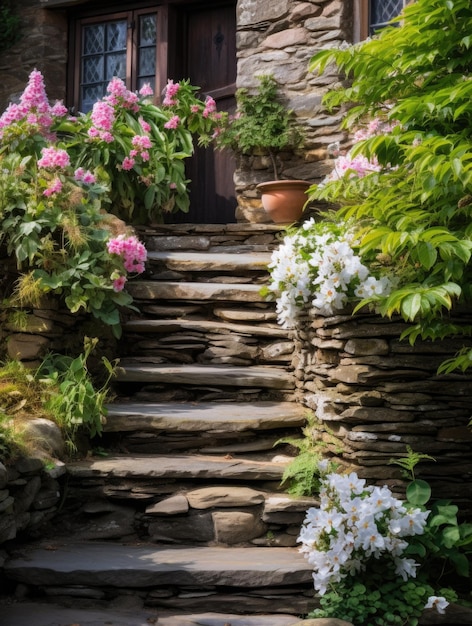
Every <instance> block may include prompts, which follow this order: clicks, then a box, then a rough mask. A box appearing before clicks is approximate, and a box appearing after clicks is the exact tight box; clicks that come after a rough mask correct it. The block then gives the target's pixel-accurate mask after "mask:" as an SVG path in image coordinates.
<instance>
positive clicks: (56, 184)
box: [43, 176, 62, 198]
mask: <svg viewBox="0 0 472 626" xmlns="http://www.w3.org/2000/svg"><path fill="white" fill-rule="evenodd" d="M61 190H62V182H61V181H60V179H59V178H57V176H56V178H54V180H53V181H52V183H51V184H50V185H49V187H48V188H47V189H45V190H44V191H43V196H46V197H47V198H48V197H49V196H52V195H53V194H55V193H59V192H60V191H61Z"/></svg>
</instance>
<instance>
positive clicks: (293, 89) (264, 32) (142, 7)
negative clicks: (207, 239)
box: [0, 0, 404, 223]
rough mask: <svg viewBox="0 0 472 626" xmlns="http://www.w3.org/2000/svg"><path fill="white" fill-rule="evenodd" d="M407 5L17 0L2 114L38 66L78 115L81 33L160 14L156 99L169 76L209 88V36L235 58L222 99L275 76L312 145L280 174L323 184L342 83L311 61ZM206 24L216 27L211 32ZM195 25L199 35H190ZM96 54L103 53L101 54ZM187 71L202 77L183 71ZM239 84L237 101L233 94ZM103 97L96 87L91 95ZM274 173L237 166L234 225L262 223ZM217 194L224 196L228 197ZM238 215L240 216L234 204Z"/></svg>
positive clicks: (2, 66) (0, 70)
mask: <svg viewBox="0 0 472 626" xmlns="http://www.w3.org/2000/svg"><path fill="white" fill-rule="evenodd" d="M403 4H404V0H391V1H390V2H387V3H385V2H376V1H375V0H370V1H367V0H356V1H355V2H354V1H353V0H310V1H304V0H237V1H236V0H218V2H213V3H211V7H208V3H205V2H203V1H202V0H187V1H186V2H182V1H181V0H155V1H154V2H151V0H143V1H139V2H129V1H126V0H120V1H118V2H113V3H111V2H109V1H108V0H100V1H99V2H93V3H92V2H90V1H89V0H16V1H15V3H11V5H10V6H11V7H12V11H13V12H14V13H15V14H17V15H19V17H20V22H21V24H20V39H19V41H18V42H17V43H15V44H14V45H13V46H11V47H9V48H7V49H6V50H3V52H0V76H1V78H2V80H1V81H0V110H2V111H3V110H4V109H5V107H6V106H7V104H8V103H9V102H10V101H14V100H15V98H18V96H19V95H20V94H21V92H22V91H23V89H24V86H25V85H26V83H27V80H28V76H29V74H30V72H31V71H32V70H33V69H34V68H36V69H38V70H40V71H41V72H42V73H43V75H44V77H45V82H46V88H47V92H48V95H49V97H50V99H51V100H52V101H54V100H56V99H57V100H63V101H64V102H65V103H66V104H67V106H69V107H70V108H71V110H77V103H78V102H79V106H80V101H78V100H77V92H78V91H80V90H81V89H85V88H86V87H84V86H83V85H84V80H85V81H86V78H85V79H84V76H83V71H84V70H83V68H84V67H85V66H84V63H85V61H84V57H85V56H86V52H87V51H86V49H84V45H85V46H86V45H87V44H83V42H82V44H80V42H79V39H80V37H81V35H80V34H79V35H77V33H78V32H79V31H80V33H82V32H83V31H81V30H80V29H81V28H86V25H87V24H89V23H90V22H91V21H92V22H93V20H95V22H97V20H98V21H99V22H100V21H101V22H102V24H103V23H105V22H106V21H107V20H111V22H113V20H119V19H124V20H128V22H127V23H126V25H125V30H126V29H127V30H128V31H129V30H130V29H131V28H134V26H133V25H134V20H135V19H140V16H141V15H144V16H145V18H146V17H148V16H149V15H152V16H154V13H155V16H156V22H155V24H156V25H157V26H156V35H155V41H154V49H155V52H156V54H155V57H154V59H153V60H152V63H153V64H154V69H152V70H151V73H152V72H154V76H152V77H151V82H152V81H153V80H154V79H155V85H154V87H155V93H160V92H161V90H162V88H163V86H165V84H166V82H167V79H169V78H170V79H174V78H177V79H179V78H184V77H185V78H187V77H189V78H190V80H191V82H192V83H193V84H198V85H201V84H202V83H204V84H205V83H206V82H208V81H207V74H209V73H211V72H212V71H213V69H212V67H211V64H210V65H208V66H207V60H206V58H205V50H204V48H203V47H202V48H201V51H200V48H199V49H198V51H196V50H197V47H198V46H200V45H202V46H203V44H202V40H203V39H204V38H205V37H207V38H208V39H209V41H211V42H212V43H214V46H215V49H216V50H217V53H218V59H221V54H223V55H224V54H227V55H229V59H227V60H226V61H225V68H226V69H225V71H226V76H225V80H224V81H223V82H226V84H225V86H224V89H223V88H222V87H221V85H216V90H215V91H216V92H218V93H220V95H221V94H223V95H224V97H227V96H228V95H232V96H234V90H235V89H236V88H238V87H243V86H244V87H246V88H248V89H251V88H254V87H255V86H256V84H257V76H258V75H260V74H263V73H271V74H273V75H274V77H275V78H276V80H277V82H278V83H279V85H280V90H281V97H282V98H283V100H284V101H285V103H286V104H287V107H288V108H290V109H292V110H293V111H294V113H295V115H296V117H297V121H298V123H299V124H300V126H301V128H302V131H303V135H304V139H305V141H304V144H303V147H302V148H300V149H299V150H298V151H297V153H296V154H284V155H281V158H282V161H283V168H282V177H284V178H299V179H303V180H308V181H310V182H317V181H319V180H320V179H321V178H322V177H323V176H324V175H325V174H326V172H327V171H328V170H329V169H330V164H329V160H328V154H327V146H328V145H329V144H330V143H332V142H334V141H341V142H342V141H343V139H344V137H343V135H342V134H341V133H340V131H339V121H340V118H339V116H337V115H331V114H329V113H328V112H327V111H326V110H324V108H323V106H322V104H321V99H322V96H323V94H324V93H325V91H326V90H327V89H329V88H331V87H333V86H334V85H335V84H336V81H337V80H338V77H337V76H336V75H334V74H333V75H329V74H324V75H323V76H321V77H319V76H316V75H314V74H312V73H311V72H310V71H309V69H308V64H309V60H310V58H311V56H312V55H313V54H314V53H315V52H316V51H317V50H319V49H320V48H322V47H325V46H335V45H337V44H339V43H341V42H342V41H348V42H353V41H356V40H359V39H361V38H363V37H365V36H366V35H367V34H368V32H369V27H370V26H371V27H372V25H375V24H377V25H382V24H383V23H384V22H385V21H386V18H388V17H391V16H393V15H395V14H396V13H398V12H399V11H400V9H401V8H402V6H403ZM209 11H211V12H210V13H209ZM218 11H219V13H218ZM149 12H151V13H149ZM128 15H132V17H128ZM199 16H201V17H199ZM153 19H154V17H153ZM130 20H132V21H130ZM222 20H225V22H224V23H223V22H222ZM227 20H229V21H227ZM206 22H209V23H210V22H212V23H211V25H210V26H208V29H209V30H206V31H205V30H204V29H205V28H206ZM222 23H223V25H222ZM189 24H190V26H189ZM192 25H196V26H195V27H194V26H192ZM369 25H370V26H369ZM92 27H94V26H92ZM92 27H91V28H92ZM99 27H100V28H101V26H99ZM97 28H98V27H97ZM192 28H194V31H192V32H194V34H193V35H192V34H188V33H191V29H192ZM77 29H79V30H77ZM189 29H190V30H189ZM211 29H213V30H211ZM225 29H226V30H225ZM228 30H229V31H233V30H235V32H234V33H233V32H231V33H229V32H227V31H228ZM186 33H187V35H186ZM92 34H94V33H93V31H92ZM120 36H121V35H120ZM124 36H125V35H123V37H124ZM192 36H193V37H194V39H193V40H192ZM133 37H134V35H133ZM0 43H1V42H0ZM81 45H82V48H80V46H81ZM93 45H94V46H95V40H94V42H93ZM126 45H127V44H126ZM140 45H141V44H140V42H139V41H138V42H137V43H136V41H135V40H134V39H133V43H132V46H134V47H135V48H136V46H137V48H138V51H139V50H140V49H141V48H140ZM112 47H113V46H112ZM185 47H187V53H185V52H184V49H185ZM131 49H132V47H130V50H131ZM84 50H85V51H84ZM194 50H195V51H196V52H195V57H201V63H200V65H199V61H198V59H197V61H196V62H194V59H193V51H194ZM222 51H223V52H222ZM93 52H94V53H95V52H97V49H96V47H94V49H93ZM99 52H100V53H102V52H103V55H102V57H103V58H102V59H99V61H100V63H101V62H102V61H104V60H105V61H106V63H112V62H113V55H110V54H108V53H107V51H106V50H105V51H104V50H99ZM144 52H146V50H144ZM147 52H149V49H148V50H147ZM126 54H127V55H128V52H127V53H126ZM185 54H187V59H190V60H187V61H186V62H184V61H183V60H182V59H184V57H185ZM233 57H235V59H234V58H233ZM110 59H111V61H110ZM105 61H104V62H105ZM126 64H127V65H126V69H123V72H124V74H123V75H125V74H126V76H127V79H129V80H131V82H132V80H133V77H132V70H133V68H131V70H130V68H129V59H128V56H127V59H126ZM189 64H190V66H191V72H192V73H193V74H194V76H191V75H190V76H188V75H187V76H186V75H185V74H182V73H183V72H185V71H186V69H187V67H186V66H188V65H189ZM233 66H234V69H231V68H232V67H233ZM117 67H118V65H117ZM123 67H124V66H123ZM81 68H82V69H81ZM228 68H229V69H228ZM95 69H96V68H94V70H95ZM234 73H235V76H234ZM179 74H182V75H180V76H179ZM129 86H130V87H132V88H133V86H134V85H132V84H129ZM136 86H137V85H136ZM231 86H232V87H233V89H232V94H231V93H229V92H228V88H230V87H231ZM230 91H231V89H230ZM223 92H224V93H223ZM95 93H96V92H94V91H93V90H92V94H95ZM223 106H225V105H223ZM233 169H234V165H233ZM269 171H270V163H269V159H268V158H267V157H264V156H263V155H262V156H261V155H256V156H254V157H252V158H250V159H245V160H244V162H242V163H238V164H237V165H236V167H235V172H234V175H233V176H232V177H231V178H232V179H233V181H234V182H231V181H230V183H229V184H230V185H231V184H234V188H235V189H232V190H231V191H228V193H229V194H232V195H233V196H234V195H235V196H236V198H237V208H236V211H235V216H234V219H233V216H230V217H229V219H228V221H243V222H244V221H263V220H262V218H261V216H260V213H259V211H260V200H259V197H258V193H257V191H256V189H255V185H256V184H257V183H258V182H262V181H263V180H267V179H268V178H270V175H269ZM190 178H191V176H190ZM235 192H236V193H235ZM207 193H208V192H207ZM218 193H219V194H220V195H221V192H220V191H218ZM231 210H232V211H233V214H234V206H233V207H232V209H231ZM211 217H212V216H211V215H208V216H207V215H205V214H203V215H200V216H199V217H197V219H194V220H193V221H196V222H203V223H205V222H208V223H212V221H214V220H212V219H211ZM218 221H223V220H218Z"/></svg>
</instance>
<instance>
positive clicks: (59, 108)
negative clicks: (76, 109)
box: [51, 100, 68, 117]
mask: <svg viewBox="0 0 472 626" xmlns="http://www.w3.org/2000/svg"><path fill="white" fill-rule="evenodd" d="M67 114H68V110H67V107H66V106H64V104H63V103H62V102H61V101H60V100H58V101H57V102H56V103H55V105H54V106H53V107H52V108H51V115H53V116H54V117H63V116H64V115H67Z"/></svg>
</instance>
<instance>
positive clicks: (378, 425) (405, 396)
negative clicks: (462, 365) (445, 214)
mask: <svg viewBox="0 0 472 626" xmlns="http://www.w3.org/2000/svg"><path fill="white" fill-rule="evenodd" d="M452 321H453V322H454V323H458V324H461V323H463V324H470V323H471V322H472V312H471V311H468V312H462V313H460V314H455V315H454V316H453V318H452ZM406 328H407V326H406V324H405V323H404V322H403V321H402V320H400V319H386V318H385V319H384V318H381V317H379V316H377V315H374V314H365V315H361V314H356V315H354V316H353V315H351V314H349V313H347V314H346V315H336V316H332V317H322V316H319V315H318V316H316V315H307V316H305V317H304V318H302V319H301V320H300V325H299V328H298V330H297V333H296V335H297V339H296V347H295V354H296V356H295V360H294V366H295V367H296V371H297V379H298V383H297V384H298V388H299V390H300V391H301V393H302V394H303V402H304V404H306V405H307V406H308V407H310V408H312V409H313V410H314V412H315V415H316V420H315V424H314V425H313V427H312V436H313V438H314V439H315V440H316V441H318V442H320V443H321V444H322V450H325V451H326V452H328V453H329V455H332V457H333V458H334V459H335V460H337V461H339V462H340V463H341V464H342V465H343V466H345V467H346V468H348V469H350V470H352V471H356V472H357V473H358V474H359V475H360V476H362V477H364V478H366V479H368V480H369V481H370V482H376V483H378V484H388V485H390V486H391V487H392V488H393V489H394V490H395V491H396V492H398V493H400V494H401V493H402V492H403V490H404V486H405V482H404V480H403V478H402V474H401V471H400V468H399V467H398V466H397V465H395V464H392V463H391V461H392V460H395V459H399V458H402V457H405V455H406V452H407V446H410V447H411V448H412V449H413V450H414V451H415V452H418V453H422V454H428V455H430V456H431V457H433V458H434V460H426V461H423V462H421V463H420V464H419V465H418V466H417V471H416V473H417V476H418V477H421V478H424V479H426V480H428V481H429V482H430V483H431V485H432V487H433V495H434V496H435V497H438V498H446V499H451V500H452V501H453V502H454V503H455V504H457V505H458V506H459V507H460V510H461V512H462V513H465V514H467V515H469V516H470V514H471V513H472V495H471V494H472V456H471V453H472V429H471V427H470V426H469V422H470V420H471V414H472V373H470V372H468V373H465V374H463V373H452V374H449V375H438V373H437V368H438V366H439V365H440V364H441V363H442V362H443V361H444V360H445V359H448V358H450V357H452V356H454V354H455V353H456V351H457V350H458V349H460V347H461V346H462V345H464V342H463V341H456V340H445V341H435V342H433V341H417V342H416V343H415V345H414V346H411V345H410V344H409V342H408V341H407V340H404V341H400V340H399V337H400V335H401V333H402V332H403V331H404V330H405V329H406Z"/></svg>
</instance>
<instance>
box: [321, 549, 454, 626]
mask: <svg viewBox="0 0 472 626" xmlns="http://www.w3.org/2000/svg"><path fill="white" fill-rule="evenodd" d="M369 567H370V571H369V573H368V576H367V575H366V573H364V574H360V575H356V576H350V577H347V578H345V579H343V580H342V581H341V582H340V583H337V584H336V585H333V587H332V588H330V589H329V590H328V591H327V592H326V593H325V595H324V596H322V597H321V598H320V607H321V608H320V609H316V610H315V611H313V612H312V613H311V614H310V617H315V618H317V617H330V618H334V617H335V618H337V619H342V620H346V621H348V622H351V623H352V624H362V626H390V625H391V626H393V625H395V624H398V626H404V625H405V624H408V626H416V625H417V624H418V618H419V617H420V616H421V614H422V612H423V609H424V606H425V604H426V601H427V599H428V598H429V597H430V596H431V595H432V594H433V588H432V587H431V586H430V585H428V584H426V583H419V582H417V581H414V580H410V581H406V582H404V581H402V579H401V578H399V577H396V576H394V575H393V574H392V573H391V571H390V570H388V569H387V570H386V569H385V567H383V566H382V564H381V563H376V562H375V561H373V562H372V565H371V566H369ZM366 579H367V580H366ZM449 597H450V598H451V595H449ZM451 599H452V598H451Z"/></svg>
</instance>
